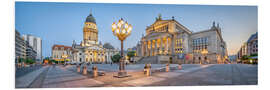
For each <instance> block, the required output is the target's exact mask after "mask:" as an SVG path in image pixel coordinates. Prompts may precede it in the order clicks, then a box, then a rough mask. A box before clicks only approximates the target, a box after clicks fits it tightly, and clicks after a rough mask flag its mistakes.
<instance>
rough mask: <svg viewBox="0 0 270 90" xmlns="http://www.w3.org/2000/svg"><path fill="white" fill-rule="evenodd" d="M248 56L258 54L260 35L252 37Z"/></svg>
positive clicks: (248, 45) (256, 34) (249, 41)
mask: <svg viewBox="0 0 270 90" xmlns="http://www.w3.org/2000/svg"><path fill="white" fill-rule="evenodd" d="M247 49H248V50H247V51H248V52H247V55H248V56H250V55H252V54H258V33H257V32H256V33H255V34H253V35H251V36H250V37H249V39H248V41H247Z"/></svg>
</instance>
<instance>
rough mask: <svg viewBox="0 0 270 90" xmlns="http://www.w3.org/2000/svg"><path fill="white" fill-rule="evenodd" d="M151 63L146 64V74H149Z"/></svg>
mask: <svg viewBox="0 0 270 90" xmlns="http://www.w3.org/2000/svg"><path fill="white" fill-rule="evenodd" d="M151 74H152V73H151V64H148V65H147V67H146V75H147V76H151Z"/></svg>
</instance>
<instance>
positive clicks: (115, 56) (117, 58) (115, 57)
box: [111, 54, 121, 62]
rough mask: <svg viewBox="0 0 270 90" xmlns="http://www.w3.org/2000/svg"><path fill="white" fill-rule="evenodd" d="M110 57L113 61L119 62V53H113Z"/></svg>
mask: <svg viewBox="0 0 270 90" xmlns="http://www.w3.org/2000/svg"><path fill="white" fill-rule="evenodd" d="M111 59H112V61H113V62H119V61H120V59H121V55H120V54H116V55H113V56H112V58H111Z"/></svg>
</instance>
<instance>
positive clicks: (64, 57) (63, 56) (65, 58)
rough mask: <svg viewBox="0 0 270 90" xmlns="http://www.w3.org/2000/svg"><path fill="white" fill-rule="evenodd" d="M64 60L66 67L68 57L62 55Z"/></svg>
mask: <svg viewBox="0 0 270 90" xmlns="http://www.w3.org/2000/svg"><path fill="white" fill-rule="evenodd" d="M62 58H64V62H65V64H64V65H66V58H67V55H65V54H64V55H62Z"/></svg>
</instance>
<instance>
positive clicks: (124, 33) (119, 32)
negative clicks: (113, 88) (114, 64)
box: [112, 18, 132, 78]
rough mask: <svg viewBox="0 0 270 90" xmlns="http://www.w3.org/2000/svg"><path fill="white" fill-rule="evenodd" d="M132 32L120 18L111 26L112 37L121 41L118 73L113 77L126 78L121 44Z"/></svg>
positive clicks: (130, 27) (129, 26)
mask: <svg viewBox="0 0 270 90" xmlns="http://www.w3.org/2000/svg"><path fill="white" fill-rule="evenodd" d="M131 30H132V26H131V25H130V24H128V23H127V22H124V20H123V19H122V18H121V19H120V20H119V21H118V23H115V22H113V24H112V32H113V35H114V36H116V37H117V38H118V39H119V40H120V41H121V59H120V63H119V72H118V76H115V77H119V78H121V77H127V76H128V75H127V72H126V71H125V64H124V59H123V57H124V55H123V42H124V40H125V39H126V38H127V37H128V36H129V35H130V33H131Z"/></svg>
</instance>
